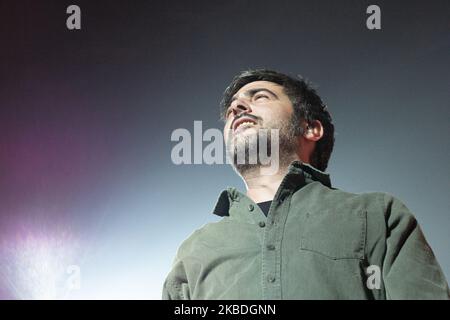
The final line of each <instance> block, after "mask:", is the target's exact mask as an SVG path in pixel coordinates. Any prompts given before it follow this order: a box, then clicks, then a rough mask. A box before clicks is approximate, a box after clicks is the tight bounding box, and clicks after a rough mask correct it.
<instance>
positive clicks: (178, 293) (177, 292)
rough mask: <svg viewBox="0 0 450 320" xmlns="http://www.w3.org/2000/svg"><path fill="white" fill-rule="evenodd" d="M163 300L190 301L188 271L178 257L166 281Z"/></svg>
mask: <svg viewBox="0 0 450 320" xmlns="http://www.w3.org/2000/svg"><path fill="white" fill-rule="evenodd" d="M162 300H190V294H189V286H188V280H187V275H186V270H185V268H184V264H183V262H182V261H181V259H179V258H178V257H176V258H175V260H174V262H173V265H172V270H171V271H170V272H169V274H168V276H167V278H166V280H165V281H164V285H163V292H162Z"/></svg>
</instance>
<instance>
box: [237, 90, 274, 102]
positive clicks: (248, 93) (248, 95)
mask: <svg viewBox="0 0 450 320" xmlns="http://www.w3.org/2000/svg"><path fill="white" fill-rule="evenodd" d="M260 91H266V92H268V93H270V94H271V95H272V96H274V97H275V98H277V99H279V98H278V96H277V95H276V94H275V92H273V91H271V90H269V89H267V88H254V89H249V90H247V91H245V92H244V96H246V97H249V98H251V97H253V96H254V95H255V94H256V93H258V92H260ZM236 99H237V97H236V96H235V95H234V96H233V97H232V98H231V100H230V103H229V104H231V103H232V102H233V101H234V100H236Z"/></svg>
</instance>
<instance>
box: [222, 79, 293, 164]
mask: <svg viewBox="0 0 450 320" xmlns="http://www.w3.org/2000/svg"><path fill="white" fill-rule="evenodd" d="M225 117H226V122H225V127H224V138H225V143H226V145H227V147H228V151H229V152H231V153H232V154H233V152H234V153H235V152H236V148H238V147H239V146H244V145H245V143H250V144H251V143H256V142H257V140H258V131H259V130H260V129H269V130H271V129H279V139H280V150H279V152H280V155H281V156H283V151H289V152H292V150H293V149H295V147H296V146H297V139H296V138H295V134H294V131H295V125H296V124H294V123H293V121H292V120H293V106H292V102H291V101H290V99H289V97H288V96H287V95H286V94H285V93H284V90H283V87H282V86H280V85H278V84H276V83H273V82H269V81H255V82H251V83H248V84H246V85H245V86H243V87H242V88H240V89H239V91H238V92H236V94H235V95H234V96H233V98H232V102H231V104H230V105H229V106H228V109H227V110H226V114H225ZM230 145H233V147H234V148H233V149H232V148H230V147H229V146H230ZM283 147H284V148H285V149H286V147H287V148H288V150H283Z"/></svg>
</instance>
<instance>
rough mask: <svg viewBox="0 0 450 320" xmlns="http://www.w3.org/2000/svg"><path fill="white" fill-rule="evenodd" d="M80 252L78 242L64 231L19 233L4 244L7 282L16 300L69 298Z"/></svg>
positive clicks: (2, 258)
mask: <svg viewBox="0 0 450 320" xmlns="http://www.w3.org/2000/svg"><path fill="white" fill-rule="evenodd" d="M77 251H78V243H77V241H76V240H75V239H74V237H73V235H71V233H70V232H69V231H67V230H64V229H62V228H52V231H51V232H43V230H42V229H40V230H36V229H30V228H28V230H26V231H21V232H18V233H17V234H16V236H15V237H12V238H10V239H8V240H7V241H4V242H3V243H2V247H1V257H0V261H1V264H2V267H1V270H2V274H1V276H2V278H3V282H4V283H5V284H6V286H7V289H8V291H9V293H10V294H11V295H12V298H13V299H39V300H44V299H67V298H69V294H70V291H71V289H73V283H71V281H72V280H73V279H71V276H72V275H71V273H70V272H72V271H73V270H74V265H76V264H75V263H74V262H75V259H76V256H77ZM77 280H79V279H77ZM72 282H73V281H72Z"/></svg>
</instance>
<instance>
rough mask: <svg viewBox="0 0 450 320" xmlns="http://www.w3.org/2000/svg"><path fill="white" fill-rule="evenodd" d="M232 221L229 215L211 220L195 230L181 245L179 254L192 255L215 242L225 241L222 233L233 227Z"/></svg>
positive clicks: (179, 255) (180, 255)
mask: <svg viewBox="0 0 450 320" xmlns="http://www.w3.org/2000/svg"><path fill="white" fill-rule="evenodd" d="M231 224H232V221H231V220H230V219H229V218H228V217H223V218H221V219H220V220H219V221H216V222H209V223H206V224H204V225H203V226H201V227H199V228H198V229H196V230H194V231H193V232H192V233H191V234H190V235H189V236H188V237H187V238H186V239H185V240H184V241H183V242H182V243H181V245H180V246H179V248H178V251H177V256H178V257H182V256H187V255H192V254H193V253H194V252H198V251H199V250H201V249H202V248H203V249H207V248H209V247H212V246H213V245H212V244H213V243H216V242H220V241H223V239H219V238H221V235H223V234H224V231H225V229H227V228H232V226H231Z"/></svg>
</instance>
